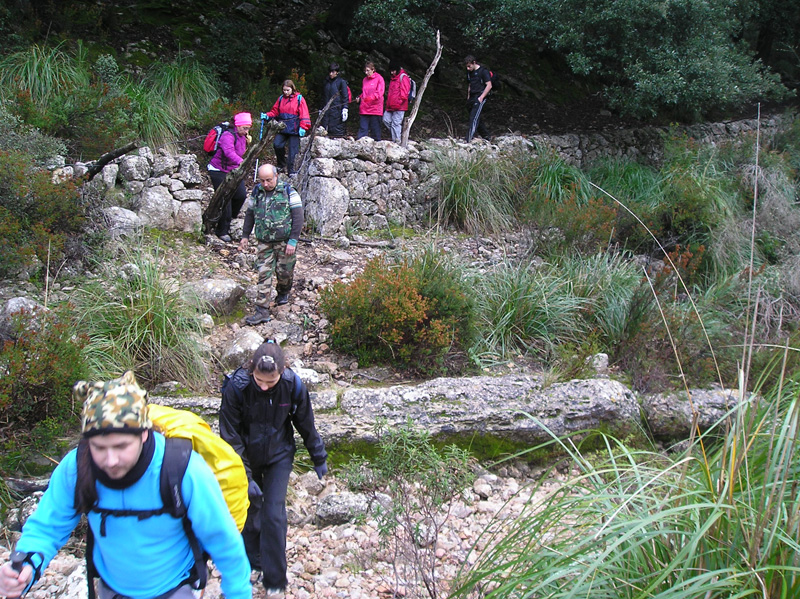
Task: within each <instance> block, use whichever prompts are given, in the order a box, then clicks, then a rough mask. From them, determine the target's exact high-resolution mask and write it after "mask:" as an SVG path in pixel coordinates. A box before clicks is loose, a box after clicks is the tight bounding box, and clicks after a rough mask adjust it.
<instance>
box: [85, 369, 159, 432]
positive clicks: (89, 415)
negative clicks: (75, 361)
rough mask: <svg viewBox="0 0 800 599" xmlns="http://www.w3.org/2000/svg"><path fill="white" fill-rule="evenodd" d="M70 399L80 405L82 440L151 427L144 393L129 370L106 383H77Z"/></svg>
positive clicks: (145, 393) (139, 430) (145, 392)
mask: <svg viewBox="0 0 800 599" xmlns="http://www.w3.org/2000/svg"><path fill="white" fill-rule="evenodd" d="M72 396H73V397H74V398H75V400H76V401H82V402H83V419H82V422H81V430H82V431H83V436H84V437H92V436H94V435H100V434H106V433H137V432H141V431H143V430H145V429H149V428H152V427H153V425H152V423H151V422H150V419H149V418H148V416H147V391H145V390H144V389H142V388H141V387H140V386H139V385H138V384H137V382H136V378H135V377H134V376H133V372H132V371H130V370H129V371H128V372H126V373H125V374H123V375H122V376H121V377H120V378H118V379H113V380H110V381H106V382H103V381H97V382H95V383H89V382H86V381H79V382H77V383H75V386H74V387H73V388H72Z"/></svg>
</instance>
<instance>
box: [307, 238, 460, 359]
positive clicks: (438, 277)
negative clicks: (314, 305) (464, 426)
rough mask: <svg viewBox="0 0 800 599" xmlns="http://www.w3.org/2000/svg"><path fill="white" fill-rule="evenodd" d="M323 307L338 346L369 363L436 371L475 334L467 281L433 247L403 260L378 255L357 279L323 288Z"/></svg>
mask: <svg viewBox="0 0 800 599" xmlns="http://www.w3.org/2000/svg"><path fill="white" fill-rule="evenodd" d="M320 307H321V309H322V311H323V312H324V313H325V314H326V315H327V317H328V319H329V320H330V322H331V342H332V345H333V347H336V348H337V349H340V350H342V351H345V352H349V353H352V354H354V355H355V356H356V357H357V358H358V360H359V362H362V363H363V364H365V365H368V364H374V363H387V362H388V363H391V362H395V363H398V364H401V365H403V366H406V367H410V368H415V369H418V370H420V371H422V372H428V373H433V372H436V371H438V370H441V369H442V368H443V365H444V360H445V356H446V355H447V354H448V353H452V352H455V351H457V350H458V349H459V348H463V347H464V345H465V344H466V343H468V341H469V339H470V336H471V323H472V308H471V302H470V300H469V298H468V296H467V293H466V292H465V290H464V286H463V284H462V283H461V282H460V280H459V279H458V278H457V277H456V275H455V274H454V273H453V271H452V270H450V269H449V268H448V267H447V266H446V263H445V262H444V261H443V260H441V259H440V258H438V257H435V256H434V255H433V254H432V253H430V252H429V253H426V254H424V255H423V256H422V257H421V258H416V259H413V258H412V259H411V260H406V261H403V262H401V263H400V264H391V263H389V262H388V261H386V260H385V259H382V258H377V259H373V260H371V261H370V262H368V263H367V265H366V267H365V268H364V272H363V273H362V274H361V275H359V276H358V277H356V279H355V280H353V281H352V282H351V283H349V284H345V283H342V282H336V283H334V284H333V285H331V286H329V287H327V288H325V289H323V291H322V293H321V296H320Z"/></svg>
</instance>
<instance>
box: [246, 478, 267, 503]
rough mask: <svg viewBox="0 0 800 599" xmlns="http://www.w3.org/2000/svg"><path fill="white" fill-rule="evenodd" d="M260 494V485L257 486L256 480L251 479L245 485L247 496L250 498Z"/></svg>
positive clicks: (255, 497)
mask: <svg viewBox="0 0 800 599" xmlns="http://www.w3.org/2000/svg"><path fill="white" fill-rule="evenodd" d="M262 495H264V494H263V493H262V492H261V487H259V486H258V483H256V481H254V480H251V481H250V484H249V485H248V486H247V496H248V497H249V498H250V499H258V498H259V497H261V496H262Z"/></svg>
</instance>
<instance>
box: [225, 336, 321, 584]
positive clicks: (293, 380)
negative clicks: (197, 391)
mask: <svg viewBox="0 0 800 599" xmlns="http://www.w3.org/2000/svg"><path fill="white" fill-rule="evenodd" d="M292 426H294V428H295V429H297V432H299V433H300V436H301V437H302V438H303V443H304V445H305V446H306V449H308V453H309V454H310V455H311V461H312V462H313V464H314V470H315V471H316V473H317V476H318V477H319V479H320V480H322V477H323V476H325V475H326V474H327V473H328V466H327V458H328V454H327V452H326V451H325V446H324V444H323V442H322V439H321V438H320V436H319V433H318V432H317V429H316V427H315V426H314V410H313V409H312V407H311V401H310V399H309V397H308V390H307V389H306V386H305V385H304V384H303V381H301V380H300V377H298V376H297V375H296V374H295V373H294V372H293V371H292V370H291V369H290V368H286V358H285V357H284V354H283V350H282V349H281V347H280V346H279V345H278V344H277V343H275V342H274V341H271V340H270V341H267V342H266V343H262V344H261V345H260V346H259V347H258V349H256V351H255V353H254V354H253V357H252V359H251V360H250V362H249V363H248V365H247V366H246V367H244V368H239V369H238V370H237V371H236V372H235V373H234V374H233V377H232V378H231V380H230V382H229V384H227V385H226V386H225V387H224V389H223V392H222V405H221V407H220V412H219V432H220V436H221V437H222V438H223V439H225V440H226V441H227V442H228V443H230V444H231V446H232V447H233V448H234V450H236V453H238V454H239V455H240V456H241V457H242V461H243V462H244V467H245V470H246V471H247V476H248V479H249V480H250V487H249V495H250V509H249V511H248V514H247V522H246V523H245V525H244V530H243V531H242V537H243V538H244V545H245V549H246V551H247V556H248V558H249V559H250V564H251V566H252V567H253V568H254V569H256V570H258V569H260V570H261V571H262V573H263V584H264V587H265V588H266V590H267V598H268V599H277V598H281V597H283V596H284V590H285V588H286V583H287V579H286V531H287V526H288V525H287V519H286V491H287V488H288V486H289V474H290V473H291V472H292V464H293V462H294V454H295V451H296V449H297V447H296V444H295V440H294V431H293V429H292Z"/></svg>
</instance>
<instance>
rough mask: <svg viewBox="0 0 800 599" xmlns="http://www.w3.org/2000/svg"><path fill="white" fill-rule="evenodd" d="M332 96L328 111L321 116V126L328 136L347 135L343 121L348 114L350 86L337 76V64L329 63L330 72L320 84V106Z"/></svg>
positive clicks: (325, 103) (324, 104)
mask: <svg viewBox="0 0 800 599" xmlns="http://www.w3.org/2000/svg"><path fill="white" fill-rule="evenodd" d="M331 98H333V102H331V105H330V107H329V108H328V112H326V113H325V116H324V117H322V126H323V127H325V130H326V131H327V132H328V137H344V136H345V135H347V126H346V125H345V122H346V121H347V117H348V116H349V110H350V109H349V104H350V88H349V87H348V85H347V81H345V80H344V79H342V77H340V76H339V65H338V64H336V63H335V62H332V63H331V66H330V72H329V73H328V76H327V77H326V78H325V83H324V85H323V86H322V106H320V108H321V109H322V108H324V107H325V106H326V105H327V104H328V101H329V100H330V99H331Z"/></svg>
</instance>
